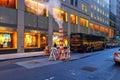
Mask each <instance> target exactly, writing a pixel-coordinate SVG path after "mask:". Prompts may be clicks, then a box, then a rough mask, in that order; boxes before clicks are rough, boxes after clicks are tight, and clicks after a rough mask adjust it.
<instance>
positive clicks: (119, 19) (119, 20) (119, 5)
mask: <svg viewBox="0 0 120 80" xmlns="http://www.w3.org/2000/svg"><path fill="white" fill-rule="evenodd" d="M116 13H117V14H116V38H117V39H118V40H120V0H116Z"/></svg>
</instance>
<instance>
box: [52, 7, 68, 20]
mask: <svg viewBox="0 0 120 80" xmlns="http://www.w3.org/2000/svg"><path fill="white" fill-rule="evenodd" d="M53 16H54V18H57V19H59V20H62V21H65V22H67V21H68V18H67V16H68V15H67V12H65V11H63V10H61V9H58V8H53Z"/></svg>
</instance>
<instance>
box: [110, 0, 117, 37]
mask: <svg viewBox="0 0 120 80" xmlns="http://www.w3.org/2000/svg"><path fill="white" fill-rule="evenodd" d="M109 15H110V27H111V28H113V29H114V33H115V36H116V33H117V24H116V16H117V2H116V0H114V2H113V1H112V0H109ZM114 39H115V37H114Z"/></svg>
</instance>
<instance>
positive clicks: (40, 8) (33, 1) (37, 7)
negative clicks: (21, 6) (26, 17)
mask: <svg viewBox="0 0 120 80" xmlns="http://www.w3.org/2000/svg"><path fill="white" fill-rule="evenodd" d="M25 9H26V11H28V12H31V13H33V14H37V15H42V16H47V10H46V9H45V4H44V3H43V2H40V1H37V0H25Z"/></svg>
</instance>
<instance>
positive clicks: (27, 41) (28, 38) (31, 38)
mask: <svg viewBox="0 0 120 80" xmlns="http://www.w3.org/2000/svg"><path fill="white" fill-rule="evenodd" d="M37 43H38V35H36V34H30V33H25V37H24V47H25V48H32V47H38V44H37Z"/></svg>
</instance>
